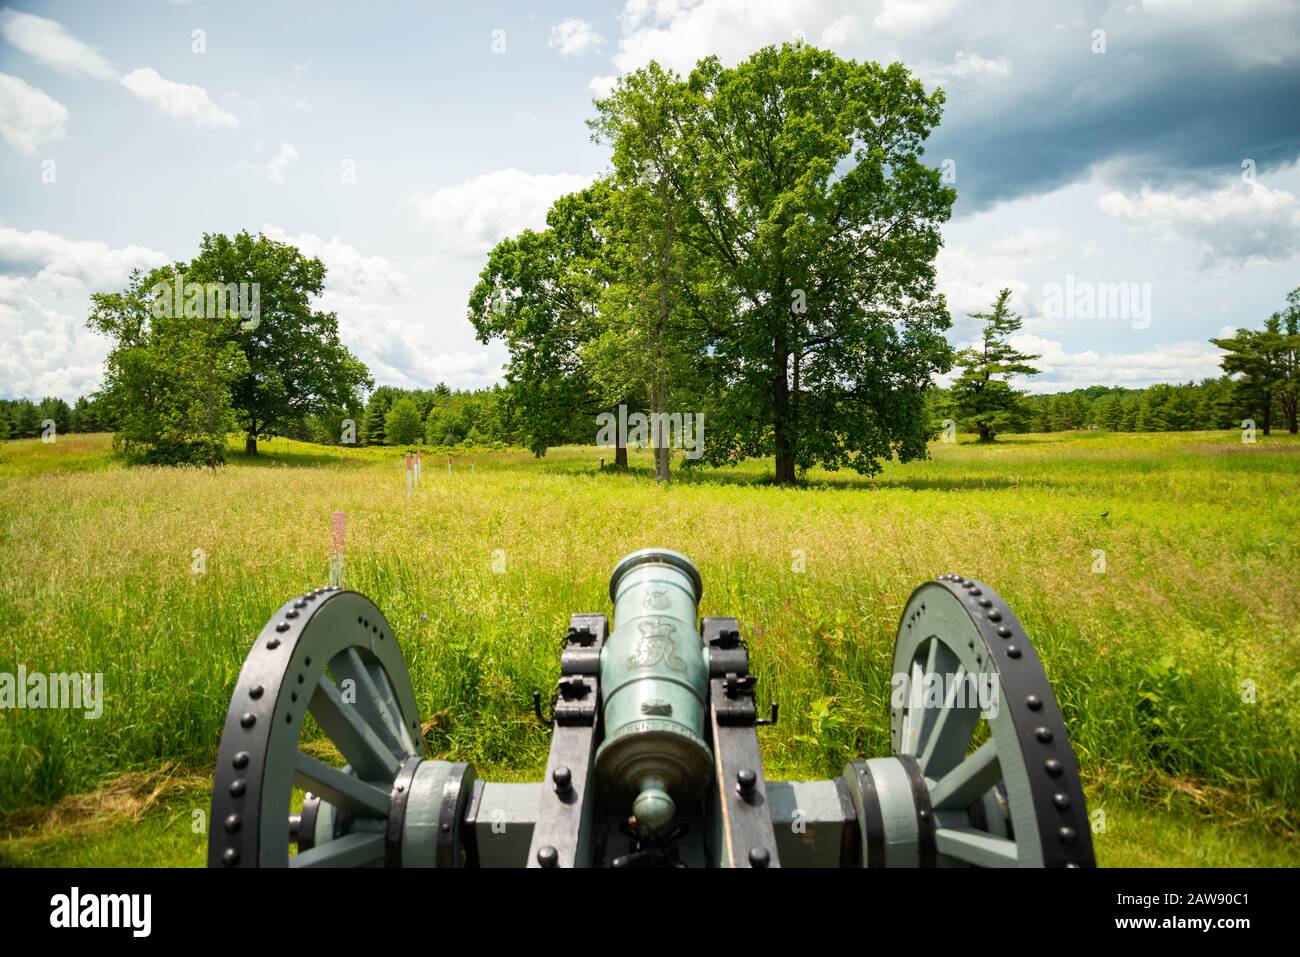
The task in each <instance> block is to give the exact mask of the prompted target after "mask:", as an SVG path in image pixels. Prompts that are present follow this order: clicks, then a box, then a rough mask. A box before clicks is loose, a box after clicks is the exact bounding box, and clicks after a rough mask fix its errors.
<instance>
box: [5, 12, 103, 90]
mask: <svg viewBox="0 0 1300 957" xmlns="http://www.w3.org/2000/svg"><path fill="white" fill-rule="evenodd" d="M0 33H3V34H4V38H5V39H6V40H8V41H9V42H10V43H12V44H13V45H14V46H16V47H17V48H18V49H20V50H22V51H23V52H24V53H26V54H27V55H28V56H30V57H33V58H34V59H36V60H39V61H40V62H41V63H44V64H45V65H46V66H50V67H53V68H54V69H56V70H60V71H62V72H64V73H70V74H72V75H73V76H89V77H93V78H95V79H97V80H112V79H116V77H117V74H116V73H115V72H114V70H113V67H112V66H110V65H109V62H108V61H107V60H105V59H104V58H103V57H102V56H100V54H99V52H98V51H96V50H95V48H94V47H92V46H88V45H87V44H85V43H82V42H81V41H80V40H78V39H77V38H76V37H74V36H73V35H72V34H70V33H68V32H67V31H66V30H64V29H63V24H61V23H59V22H58V21H57V20H47V19H45V18H44V17H38V16H35V15H33V14H30V13H21V12H19V11H17V10H11V9H10V8H8V7H5V8H4V9H3V10H0Z"/></svg>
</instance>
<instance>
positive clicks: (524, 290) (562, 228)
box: [439, 180, 635, 456]
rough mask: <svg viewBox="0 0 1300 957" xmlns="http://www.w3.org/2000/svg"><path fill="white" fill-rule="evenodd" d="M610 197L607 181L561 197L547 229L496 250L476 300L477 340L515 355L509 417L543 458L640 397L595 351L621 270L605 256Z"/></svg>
mask: <svg viewBox="0 0 1300 957" xmlns="http://www.w3.org/2000/svg"><path fill="white" fill-rule="evenodd" d="M610 194H611V187H610V184H609V183H608V181H605V180H598V181H597V182H595V183H594V184H592V185H591V186H590V187H588V188H586V189H584V190H580V191H579V192H576V193H572V194H570V195H568V196H563V197H561V198H560V199H559V200H557V201H556V202H555V204H554V205H553V206H552V208H551V210H550V211H549V212H548V213H547V216H546V221H547V228H546V229H545V230H543V231H542V232H536V231H534V230H524V231H523V232H522V233H520V234H519V235H518V236H515V237H511V238H508V239H504V240H502V241H501V242H500V243H498V244H497V245H496V247H495V248H493V250H492V251H491V253H489V255H488V261H487V264H486V265H485V266H484V268H483V271H482V273H480V276H479V281H478V283H477V285H475V287H474V289H473V291H472V292H471V293H470V298H469V318H470V321H471V322H472V323H473V324H474V329H475V331H476V333H477V334H478V338H479V340H480V341H481V342H489V341H491V340H493V339H499V340H501V341H502V342H504V343H505V345H506V348H507V349H508V350H509V352H510V360H509V362H508V363H507V365H506V381H507V383H509V402H510V412H511V415H512V417H513V419H514V421H515V422H516V423H517V424H518V427H519V429H520V430H521V431H522V441H523V442H524V443H525V444H526V445H527V447H528V448H529V449H531V450H532V452H533V453H534V454H535V455H539V456H540V455H543V454H545V452H546V449H547V448H549V447H550V446H553V445H557V444H560V443H562V442H565V441H570V440H571V439H572V437H573V436H574V435H575V432H576V430H577V429H578V428H579V421H580V420H582V419H585V422H586V423H587V425H586V431H587V434H588V435H591V434H594V430H595V425H594V422H595V416H596V414H597V413H599V412H601V411H605V410H607V409H609V408H612V407H616V406H617V405H618V404H619V403H620V402H627V401H629V400H631V399H633V398H635V393H634V387H633V386H631V385H629V384H628V383H627V382H626V381H625V380H624V378H623V377H620V376H616V375H614V374H613V373H612V371H611V370H612V364H611V363H607V362H606V361H605V359H604V357H603V355H602V354H601V352H600V350H599V349H593V348H592V343H593V342H594V341H595V340H596V339H597V338H598V337H600V336H601V335H602V333H603V332H604V331H605V327H604V326H603V324H602V322H601V318H600V306H601V298H602V295H603V294H604V290H605V289H606V288H607V287H608V285H609V283H610V280H611V276H612V271H613V269H614V268H615V267H614V265H613V263H612V262H610V261H609V260H608V259H607V257H606V255H605V245H606V238H605V236H604V228H605V227H604V225H603V224H604V223H605V222H606V220H607V218H608V212H609V210H608V207H609V203H610ZM444 388H445V387H444ZM440 398H446V396H445V395H444V396H440ZM439 428H441V427H439ZM453 431H454V430H453Z"/></svg>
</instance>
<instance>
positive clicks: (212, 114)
mask: <svg viewBox="0 0 1300 957" xmlns="http://www.w3.org/2000/svg"><path fill="white" fill-rule="evenodd" d="M122 85H123V86H124V87H126V88H127V89H128V90H130V91H131V92H132V93H134V94H135V95H136V96H138V97H140V99H142V100H147V101H148V102H150V103H152V104H153V105H154V106H156V107H157V108H158V109H159V110H160V111H161V112H162V113H164V114H165V115H167V116H170V117H172V118H174V119H177V120H181V121H182V122H185V123H191V124H193V125H194V126H224V127H232V126H238V125H239V120H238V118H237V117H236V116H235V114H233V113H231V112H230V111H228V110H223V109H222V108H221V107H219V106H217V104H216V103H214V102H212V97H210V96H208V91H207V90H205V89H203V87H201V86H194V85H192V84H190V83H176V82H174V81H172V80H165V79H163V78H162V77H161V76H159V75H158V71H156V70H152V69H150V68H148V67H141V68H140V69H138V70H132V71H131V72H130V73H128V74H127V75H126V76H124V77H122Z"/></svg>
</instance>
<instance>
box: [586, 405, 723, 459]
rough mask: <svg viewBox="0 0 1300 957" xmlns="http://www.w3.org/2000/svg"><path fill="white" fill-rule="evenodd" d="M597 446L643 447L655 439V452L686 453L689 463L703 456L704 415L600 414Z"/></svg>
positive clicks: (623, 410)
mask: <svg viewBox="0 0 1300 957" xmlns="http://www.w3.org/2000/svg"><path fill="white" fill-rule="evenodd" d="M596 425H597V426H598V427H599V431H598V432H597V433H596V444H597V445H600V446H614V445H617V446H620V447H622V448H628V447H630V446H633V445H635V446H638V447H644V446H645V445H646V444H647V443H648V442H649V441H650V439H651V437H652V436H653V437H654V445H655V448H659V449H686V450H687V451H686V457H687V458H688V459H698V458H700V457H701V456H702V455H704V413H703V412H687V413H684V414H683V413H681V412H651V413H650V415H648V416H647V415H646V414H645V413H644V412H633V413H632V414H631V415H629V414H628V411H627V406H625V405H620V406H619V407H618V415H617V416H616V415H615V414H614V413H613V412H602V413H600V415H598V416H596Z"/></svg>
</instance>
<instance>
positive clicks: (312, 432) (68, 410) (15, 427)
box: [0, 376, 1286, 446]
mask: <svg viewBox="0 0 1300 957" xmlns="http://www.w3.org/2000/svg"><path fill="white" fill-rule="evenodd" d="M510 399H511V390H510V387H509V386H502V385H497V386H493V387H491V388H488V389H476V390H453V389H451V388H450V387H449V386H447V385H445V384H443V383H439V384H438V385H436V386H435V387H434V388H432V389H399V388H397V387H395V386H386V385H385V386H380V387H379V388H377V389H375V390H374V392H373V393H371V395H370V397H369V399H368V400H367V402H366V403H365V404H364V405H360V406H358V407H355V408H352V409H339V410H335V411H333V412H329V413H326V414H322V415H309V416H305V417H303V418H301V419H299V420H298V421H296V422H294V423H291V424H290V426H289V427H288V428H286V429H285V430H284V434H285V435H286V436H288V437H289V438H293V439H299V440H301V441H304V442H317V443H320V444H321V445H342V444H355V445H416V444H420V443H424V444H426V445H448V446H454V445H474V446H509V445H515V446H523V445H526V444H527V436H525V435H524V434H523V430H522V427H521V425H520V423H519V422H518V421H517V418H516V416H514V415H513V414H512V411H511V403H510ZM949 400H950V393H949V390H947V389H935V390H934V391H933V393H932V395H931V417H932V419H933V420H934V421H935V422H941V421H942V420H943V419H944V418H947V417H949V416H948V411H947V409H948V403H949ZM1024 406H1025V415H1024V418H1023V419H1022V420H1021V421H1020V422H1018V423H1017V424H1016V427H1015V428H1013V429H1010V430H1009V431H1012V432H1068V431H1070V430H1072V429H1090V428H1099V429H1107V430H1109V431H1112V432H1186V431H1195V430H1209V429H1236V428H1240V427H1241V423H1242V420H1243V419H1252V420H1255V421H1256V424H1257V425H1258V426H1259V428H1260V429H1263V425H1264V418H1263V415H1262V410H1261V409H1260V408H1258V397H1257V396H1254V395H1252V394H1250V393H1249V392H1247V391H1245V390H1243V389H1242V388H1241V386H1240V383H1239V382H1236V381H1234V380H1232V379H1230V378H1229V377H1227V376H1222V377H1220V378H1218V379H1203V380H1202V381H1201V382H1188V383H1186V384H1185V385H1166V384H1160V385H1153V386H1150V387H1148V388H1145V389H1125V388H1117V387H1112V386H1103V385H1094V386H1089V387H1088V388H1086V389H1075V390H1074V391H1072V392H1056V393H1052V394H1048V395H1029V396H1026V397H1025V398H1024ZM1270 418H1271V419H1272V421H1273V423H1280V424H1282V425H1283V427H1285V424H1286V417H1285V414H1284V410H1282V409H1281V408H1280V407H1275V408H1274V409H1273V415H1272V416H1270ZM46 421H52V422H54V424H55V428H56V429H57V432H58V434H59V435H65V434H67V433H70V432H109V431H112V429H113V428H114V423H113V422H112V421H110V419H109V417H108V416H107V415H106V414H105V413H104V410H103V409H102V408H101V407H100V405H99V404H98V403H96V402H94V401H93V400H91V399H87V398H86V397H84V396H83V397H82V398H79V399H77V400H76V402H74V403H73V404H72V405H69V404H68V403H67V402H65V401H63V400H62V399H52V398H47V399H43V400H41V401H40V402H33V401H31V400H28V399H0V437H4V438H12V439H18V438H38V437H39V436H40V435H41V432H42V423H44V422H46ZM348 421H351V422H352V423H353V429H352V430H351V431H349V429H348V426H347V425H346V423H347V422H348ZM558 431H559V432H562V433H564V437H565V439H566V441H568V442H572V443H574V444H578V445H590V444H591V443H592V442H593V441H595V437H596V432H597V425H596V420H595V418H594V417H592V416H589V415H581V414H578V413H577V412H575V414H574V415H573V416H572V417H571V421H567V422H565V423H563V425H561V427H560V428H559V429H558ZM346 439H351V440H353V441H352V442H348V441H346Z"/></svg>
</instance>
